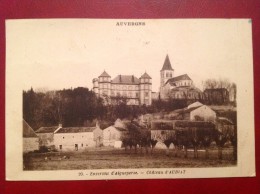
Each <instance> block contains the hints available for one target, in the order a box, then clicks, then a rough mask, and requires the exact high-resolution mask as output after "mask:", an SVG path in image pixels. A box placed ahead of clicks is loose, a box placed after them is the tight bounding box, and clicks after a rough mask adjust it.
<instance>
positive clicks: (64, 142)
mask: <svg viewBox="0 0 260 194" xmlns="http://www.w3.org/2000/svg"><path fill="white" fill-rule="evenodd" d="M102 138H103V134H102V130H101V129H100V128H99V126H98V125H97V126H96V127H61V128H59V129H57V130H56V131H55V132H54V145H55V148H56V149H57V150H58V151H78V150H84V149H86V148H89V147H98V146H101V145H102V142H103V139H102Z"/></svg>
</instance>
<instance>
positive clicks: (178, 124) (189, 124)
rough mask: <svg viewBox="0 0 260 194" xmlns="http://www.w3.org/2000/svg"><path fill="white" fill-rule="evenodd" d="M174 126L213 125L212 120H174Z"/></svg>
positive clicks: (200, 126) (205, 126)
mask: <svg viewBox="0 0 260 194" xmlns="http://www.w3.org/2000/svg"><path fill="white" fill-rule="evenodd" d="M175 126H176V127H199V128H212V127H215V125H214V123H212V122H205V121H177V122H175Z"/></svg>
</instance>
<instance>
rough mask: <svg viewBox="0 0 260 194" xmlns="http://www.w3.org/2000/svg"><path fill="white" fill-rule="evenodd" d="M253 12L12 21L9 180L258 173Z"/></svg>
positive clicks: (8, 88)
mask: <svg viewBox="0 0 260 194" xmlns="http://www.w3.org/2000/svg"><path fill="white" fill-rule="evenodd" d="M254 130H255V129H254V91H253V56H252V24H251V20H250V19H248V18H246V19H19V20H6V129H5V131H6V179H7V180H100V179H175V178H212V177H252V176H255V147H254V146H255V143H254V139H255V137H254Z"/></svg>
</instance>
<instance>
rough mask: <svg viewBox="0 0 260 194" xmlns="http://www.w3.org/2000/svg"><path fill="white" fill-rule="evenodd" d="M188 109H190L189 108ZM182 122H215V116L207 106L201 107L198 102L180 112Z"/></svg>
mask: <svg viewBox="0 0 260 194" xmlns="http://www.w3.org/2000/svg"><path fill="white" fill-rule="evenodd" d="M189 107H190V108H189ZM180 114H181V115H182V119H183V120H190V121H211V122H215V121H216V118H217V114H216V112H215V111H214V110H212V109H211V108H210V107H208V106H207V105H203V104H201V103H200V102H195V103H193V104H191V105H189V106H188V107H187V109H183V110H182V111H180Z"/></svg>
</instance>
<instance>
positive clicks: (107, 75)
mask: <svg viewBox="0 0 260 194" xmlns="http://www.w3.org/2000/svg"><path fill="white" fill-rule="evenodd" d="M99 77H111V76H110V75H109V74H108V73H107V72H106V71H104V72H103V73H102V74H101V75H100V76H99Z"/></svg>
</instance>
